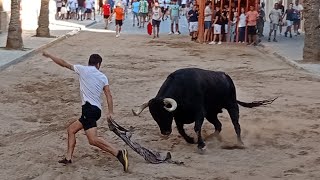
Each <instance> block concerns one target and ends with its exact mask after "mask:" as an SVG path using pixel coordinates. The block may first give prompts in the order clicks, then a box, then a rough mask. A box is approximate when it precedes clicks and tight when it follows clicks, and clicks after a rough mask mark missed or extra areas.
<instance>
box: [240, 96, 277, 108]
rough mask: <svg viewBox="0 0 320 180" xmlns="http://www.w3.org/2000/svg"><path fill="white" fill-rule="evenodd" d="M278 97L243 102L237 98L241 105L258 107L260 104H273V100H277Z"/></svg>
mask: <svg viewBox="0 0 320 180" xmlns="http://www.w3.org/2000/svg"><path fill="white" fill-rule="evenodd" d="M277 98H278V97H276V98H273V99H269V100H262V101H253V102H251V103H247V102H241V101H238V100H237V103H238V104H239V105H240V106H243V107H246V108H253V107H258V106H265V105H268V104H271V103H272V102H273V101H275V100H276V99H277Z"/></svg>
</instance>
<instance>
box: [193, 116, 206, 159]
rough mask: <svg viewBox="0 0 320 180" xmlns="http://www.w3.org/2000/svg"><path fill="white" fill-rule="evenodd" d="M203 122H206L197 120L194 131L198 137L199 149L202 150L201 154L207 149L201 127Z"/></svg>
mask: <svg viewBox="0 0 320 180" xmlns="http://www.w3.org/2000/svg"><path fill="white" fill-rule="evenodd" d="M203 121H204V119H203V118H202V119H199V120H196V121H195V125H194V131H195V132H196V134H197V136H198V149H199V150H200V153H202V152H203V151H204V150H205V149H206V144H205V142H204V140H203V139H202V136H201V127H202V124H203Z"/></svg>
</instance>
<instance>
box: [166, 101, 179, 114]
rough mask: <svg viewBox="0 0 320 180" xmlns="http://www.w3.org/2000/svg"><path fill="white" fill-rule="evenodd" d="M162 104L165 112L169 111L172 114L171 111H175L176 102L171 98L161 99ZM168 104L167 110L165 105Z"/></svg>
mask: <svg viewBox="0 0 320 180" xmlns="http://www.w3.org/2000/svg"><path fill="white" fill-rule="evenodd" d="M163 103H164V105H165V106H164V108H165V109H166V110H167V111H169V112H172V111H174V110H176V109H177V106H178V105H177V102H176V101H175V100H174V99H172V98H164V99H163ZM168 104H170V105H171V108H167V107H166V105H168Z"/></svg>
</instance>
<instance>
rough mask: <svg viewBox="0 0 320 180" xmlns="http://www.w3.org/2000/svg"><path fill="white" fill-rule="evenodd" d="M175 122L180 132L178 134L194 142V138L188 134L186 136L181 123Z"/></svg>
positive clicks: (189, 141) (191, 142)
mask: <svg viewBox="0 0 320 180" xmlns="http://www.w3.org/2000/svg"><path fill="white" fill-rule="evenodd" d="M176 124H177V129H178V132H179V133H180V135H181V136H182V137H183V138H184V139H185V140H186V141H187V142H188V143H190V144H194V143H195V142H194V139H193V138H192V137H190V136H188V135H187V134H186V132H185V131H184V128H183V124H181V123H176Z"/></svg>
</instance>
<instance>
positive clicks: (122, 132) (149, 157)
mask: <svg viewBox="0 0 320 180" xmlns="http://www.w3.org/2000/svg"><path fill="white" fill-rule="evenodd" d="M108 126H109V129H110V130H111V131H113V132H114V133H115V134H116V135H117V136H119V137H120V138H121V139H122V140H123V141H124V142H125V143H126V144H127V145H128V146H130V147H131V148H132V149H133V150H134V151H135V152H136V153H138V154H139V155H141V156H142V157H143V158H144V159H145V160H146V161H147V162H149V163H151V164H160V163H172V164H177V165H182V164H184V162H182V161H174V160H172V159H171V153H170V152H167V153H166V155H162V154H160V153H159V152H157V151H153V150H149V149H147V148H145V147H142V146H141V145H140V144H138V143H137V142H133V141H132V140H131V139H130V138H131V136H132V133H131V131H129V130H127V129H125V128H124V127H122V126H120V125H119V124H117V123H116V122H115V121H114V120H109V121H108Z"/></svg>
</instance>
